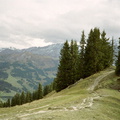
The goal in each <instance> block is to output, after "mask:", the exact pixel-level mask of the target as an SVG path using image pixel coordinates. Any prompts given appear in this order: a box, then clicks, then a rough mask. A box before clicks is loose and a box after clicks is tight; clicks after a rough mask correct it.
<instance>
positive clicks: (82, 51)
mask: <svg viewBox="0 0 120 120" xmlns="http://www.w3.org/2000/svg"><path fill="white" fill-rule="evenodd" d="M85 44H86V42H85V34H84V31H82V35H81V40H80V53H79V61H78V78H77V79H78V80H79V79H80V78H84V67H85V58H84V57H85Z"/></svg>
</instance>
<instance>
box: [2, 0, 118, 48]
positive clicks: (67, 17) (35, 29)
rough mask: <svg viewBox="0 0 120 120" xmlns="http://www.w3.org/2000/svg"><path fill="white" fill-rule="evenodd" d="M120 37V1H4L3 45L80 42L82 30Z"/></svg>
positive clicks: (22, 46)
mask: <svg viewBox="0 0 120 120" xmlns="http://www.w3.org/2000/svg"><path fill="white" fill-rule="evenodd" d="M94 27H98V28H99V29H100V30H101V31H103V30H105V31H106V33H107V37H109V38H112V37H114V39H115V40H118V38H119V37H120V0H0V48H6V47H15V48H18V49H23V48H29V47H35V46H36V47H43V46H47V45H50V44H55V43H63V42H65V41H66V40H71V39H74V40H77V41H80V38H81V32H82V31H83V30H84V31H85V34H86V38H87V35H88V33H89V31H90V29H93V28H94Z"/></svg>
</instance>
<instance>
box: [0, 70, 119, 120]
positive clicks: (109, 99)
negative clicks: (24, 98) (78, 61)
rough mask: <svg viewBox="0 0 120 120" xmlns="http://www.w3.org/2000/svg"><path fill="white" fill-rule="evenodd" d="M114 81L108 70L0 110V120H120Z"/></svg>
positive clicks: (111, 71) (116, 86) (116, 88)
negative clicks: (31, 100)
mask: <svg viewBox="0 0 120 120" xmlns="http://www.w3.org/2000/svg"><path fill="white" fill-rule="evenodd" d="M117 79H118V77H117V76H115V74H114V70H113V69H107V70H105V71H102V72H99V73H97V74H95V75H92V76H90V77H88V78H86V79H81V80H80V81H79V82H77V83H75V84H74V85H71V86H69V87H68V88H66V89H65V90H63V91H61V92H59V93H55V92H52V93H50V94H49V95H47V96H46V97H45V98H44V99H41V100H39V101H34V102H32V103H28V104H25V105H22V106H15V107H13V108H1V109H0V120H6V119H7V120H120V92H119V91H118V89H119V87H120V84H118V82H119V80H117Z"/></svg>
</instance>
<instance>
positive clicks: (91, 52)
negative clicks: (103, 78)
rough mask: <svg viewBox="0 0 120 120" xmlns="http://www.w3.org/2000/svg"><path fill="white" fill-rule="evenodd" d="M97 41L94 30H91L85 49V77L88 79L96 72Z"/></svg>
mask: <svg viewBox="0 0 120 120" xmlns="http://www.w3.org/2000/svg"><path fill="white" fill-rule="evenodd" d="M95 42H96V40H95V37H94V30H92V29H91V30H90V33H89V36H88V40H87V46H86V49H85V70H84V73H85V74H84V76H85V77H88V76H90V75H92V74H94V73H95V72H96V54H97V53H96V43H95Z"/></svg>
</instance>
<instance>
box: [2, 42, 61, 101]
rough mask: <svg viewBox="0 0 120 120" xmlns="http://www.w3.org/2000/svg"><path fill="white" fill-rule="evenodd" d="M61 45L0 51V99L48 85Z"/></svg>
mask: <svg viewBox="0 0 120 120" xmlns="http://www.w3.org/2000/svg"><path fill="white" fill-rule="evenodd" d="M62 47H63V44H53V45H49V46H46V47H32V48H28V49H22V50H19V49H15V48H2V49H0V97H1V98H3V99H6V98H8V97H12V96H13V95H14V94H15V93H16V92H21V91H33V90H35V89H36V88H37V87H38V84H39V83H41V84H42V85H47V84H50V83H51V82H52V81H53V80H54V78H55V76H56V72H57V67H58V61H59V55H60V50H61V48H62Z"/></svg>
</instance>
